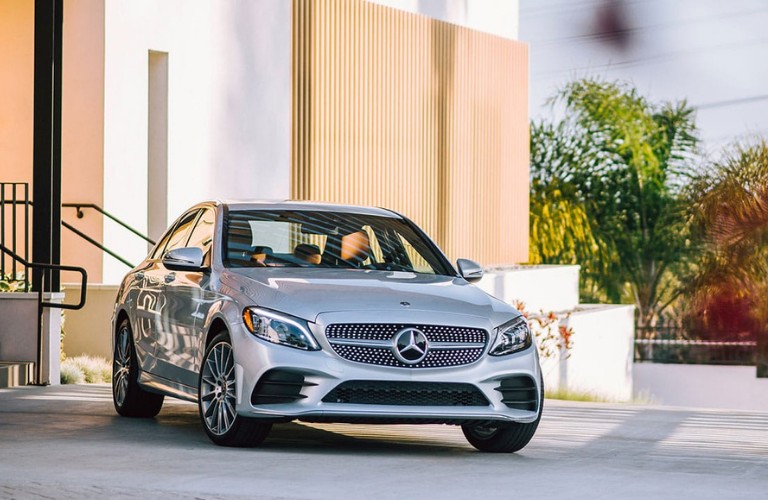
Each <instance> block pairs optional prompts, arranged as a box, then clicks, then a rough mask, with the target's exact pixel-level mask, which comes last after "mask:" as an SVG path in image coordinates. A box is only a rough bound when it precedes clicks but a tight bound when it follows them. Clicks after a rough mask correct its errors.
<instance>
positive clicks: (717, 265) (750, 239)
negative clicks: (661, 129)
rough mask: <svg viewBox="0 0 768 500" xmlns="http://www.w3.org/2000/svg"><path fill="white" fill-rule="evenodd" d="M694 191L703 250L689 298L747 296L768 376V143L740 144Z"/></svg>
mask: <svg viewBox="0 0 768 500" xmlns="http://www.w3.org/2000/svg"><path fill="white" fill-rule="evenodd" d="M691 197H692V199H694V200H696V201H695V202H694V203H693V204H692V206H691V216H692V217H691V220H692V222H693V225H694V227H695V228H696V232H697V234H698V237H699V238H698V240H699V242H700V249H701V251H702V254H701V255H702V260H701V263H700V266H699V268H698V272H697V273H696V274H695V276H694V278H693V279H692V280H691V281H690V283H691V287H690V290H691V302H692V304H693V306H694V308H697V307H698V309H699V310H701V309H702V304H704V303H706V301H707V300H708V299H709V298H711V297H713V296H715V295H718V294H722V293H730V294H731V296H732V297H734V298H737V299H738V298H743V299H744V300H746V301H747V302H748V303H749V304H750V314H751V316H752V318H751V319H752V322H751V324H753V325H755V327H756V332H755V335H756V338H757V344H758V353H757V359H758V365H757V373H758V377H768V143H766V141H765V140H758V141H753V142H752V143H748V144H742V145H737V146H736V147H735V148H733V150H732V151H730V152H728V153H727V154H726V155H725V157H724V158H723V160H721V161H718V162H716V163H714V164H713V166H712V167H711V168H710V169H709V170H708V171H706V172H704V173H703V174H702V175H701V176H700V177H699V179H698V180H697V182H695V183H694V184H693V185H692V187H691ZM738 296H741V297H738Z"/></svg>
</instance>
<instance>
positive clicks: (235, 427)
mask: <svg viewBox="0 0 768 500" xmlns="http://www.w3.org/2000/svg"><path fill="white" fill-rule="evenodd" d="M236 384H237V380H236V378H235V356H234V352H233V351H232V343H231V341H230V339H229V336H228V335H227V334H226V332H224V333H220V334H219V335H217V336H216V337H215V338H214V339H213V341H212V342H211V344H210V345H209V346H208V348H207V349H206V350H205V357H204V359H203V366H202V369H201V370H200V381H199V384H198V398H197V400H198V408H199V412H200V420H201V421H202V423H203V428H204V429H205V433H206V434H208V437H209V438H210V439H211V441H213V442H214V443H216V444H218V445H221V446H237V447H249V446H257V445H258V444H260V443H261V442H262V441H264V439H265V438H266V437H267V434H269V431H270V429H271V428H272V424H268V423H262V422H259V421H257V420H255V419H249V418H246V417H243V416H241V415H238V414H237V411H236V403H237V399H236V394H237V385H236Z"/></svg>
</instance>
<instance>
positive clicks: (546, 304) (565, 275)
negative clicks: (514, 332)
mask: <svg viewBox="0 0 768 500" xmlns="http://www.w3.org/2000/svg"><path fill="white" fill-rule="evenodd" d="M477 286H478V287H479V288H481V289H483V290H485V292H487V293H489V294H491V295H493V296H494V297H496V298H498V299H501V300H503V301H504V302H507V303H510V304H511V303H514V302H515V301H518V300H520V301H523V302H524V303H525V308H526V310H527V311H529V312H539V311H541V310H543V311H544V312H550V311H568V310H571V309H573V308H575V307H576V306H577V305H578V304H579V266H511V267H509V268H503V269H490V270H487V271H486V272H485V274H484V275H483V279H481V280H480V281H479V282H478V283H477Z"/></svg>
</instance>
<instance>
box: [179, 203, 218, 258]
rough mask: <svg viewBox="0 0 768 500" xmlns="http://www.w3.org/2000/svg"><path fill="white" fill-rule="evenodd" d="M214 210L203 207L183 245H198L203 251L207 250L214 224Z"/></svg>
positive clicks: (211, 238) (211, 239)
mask: <svg viewBox="0 0 768 500" xmlns="http://www.w3.org/2000/svg"><path fill="white" fill-rule="evenodd" d="M214 217H215V216H214V212H213V210H211V209H208V208H206V209H204V210H203V213H202V214H201V215H200V218H199V219H197V224H195V228H194V229H193V230H192V233H191V234H190V235H189V240H188V241H187V244H186V245H185V246H188V247H198V248H200V249H201V250H202V251H203V253H205V252H207V251H208V248H209V247H210V246H211V242H212V241H213V224H214V221H215V219H214Z"/></svg>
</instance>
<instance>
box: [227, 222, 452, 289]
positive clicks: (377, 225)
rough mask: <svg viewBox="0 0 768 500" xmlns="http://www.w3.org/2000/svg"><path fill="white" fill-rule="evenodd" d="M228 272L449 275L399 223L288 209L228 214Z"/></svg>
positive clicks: (421, 241) (427, 247)
mask: <svg viewBox="0 0 768 500" xmlns="http://www.w3.org/2000/svg"><path fill="white" fill-rule="evenodd" d="M226 227H227V230H226V237H225V255H226V257H227V258H226V260H225V265H226V266H227V267H314V268H337V269H379V270H387V271H410V272H416V273H424V274H445V275H453V272H452V271H451V270H450V269H449V268H448V267H447V266H446V264H445V260H444V259H443V258H441V257H440V256H438V255H437V254H436V253H435V252H434V251H433V250H432V247H431V245H430V244H429V243H428V242H427V240H426V239H425V238H424V237H423V236H422V235H421V234H419V232H417V231H416V230H414V229H413V228H412V226H411V225H410V224H408V223H407V222H406V221H404V220H402V219H399V218H392V217H378V216H373V215H358V214H348V213H338V212H312V211H303V210H302V211H298V210H297V211H293V210H290V211H289V210H242V211H230V212H229V215H228V220H227V225H226Z"/></svg>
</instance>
